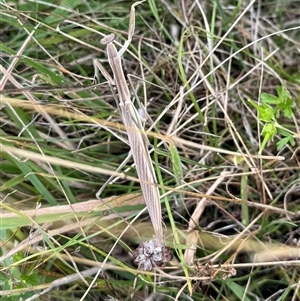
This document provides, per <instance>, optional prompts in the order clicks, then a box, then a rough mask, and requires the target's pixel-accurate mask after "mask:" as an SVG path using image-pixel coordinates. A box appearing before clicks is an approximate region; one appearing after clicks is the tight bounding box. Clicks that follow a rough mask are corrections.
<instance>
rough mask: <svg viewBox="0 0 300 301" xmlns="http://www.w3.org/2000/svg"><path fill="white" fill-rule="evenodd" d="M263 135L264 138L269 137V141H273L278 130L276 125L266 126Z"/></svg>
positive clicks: (268, 124)
mask: <svg viewBox="0 0 300 301" xmlns="http://www.w3.org/2000/svg"><path fill="white" fill-rule="evenodd" d="M261 134H262V135H263V136H264V137H267V138H268V140H271V139H273V137H274V136H275V135H276V134H277V129H276V126H275V124H274V123H273V122H270V123H267V124H265V126H264V127H263V130H262V132H261Z"/></svg>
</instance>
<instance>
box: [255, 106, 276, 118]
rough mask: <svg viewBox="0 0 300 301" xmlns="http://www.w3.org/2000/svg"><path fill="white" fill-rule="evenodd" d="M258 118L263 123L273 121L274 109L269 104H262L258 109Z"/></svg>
mask: <svg viewBox="0 0 300 301" xmlns="http://www.w3.org/2000/svg"><path fill="white" fill-rule="evenodd" d="M258 118H259V119H260V120H261V121H265V122H271V121H272V120H274V119H275V112H274V109H273V108H272V107H271V106H269V105H268V104H265V103H263V104H261V105H260V106H259V107H258Z"/></svg>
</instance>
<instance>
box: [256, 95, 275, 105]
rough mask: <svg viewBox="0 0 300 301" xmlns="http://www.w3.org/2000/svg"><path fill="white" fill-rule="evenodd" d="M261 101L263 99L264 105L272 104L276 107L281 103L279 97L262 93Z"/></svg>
mask: <svg viewBox="0 0 300 301" xmlns="http://www.w3.org/2000/svg"><path fill="white" fill-rule="evenodd" d="M260 99H261V101H262V103H268V104H271V105H272V104H273V105H276V104H277V103H278V101H279V98H278V97H277V96H274V95H272V94H268V93H261V95H260Z"/></svg>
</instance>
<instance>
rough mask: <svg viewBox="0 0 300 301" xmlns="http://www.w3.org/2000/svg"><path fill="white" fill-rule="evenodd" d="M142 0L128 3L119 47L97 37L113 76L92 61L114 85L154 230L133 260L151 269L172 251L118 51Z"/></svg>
mask: <svg viewBox="0 0 300 301" xmlns="http://www.w3.org/2000/svg"><path fill="white" fill-rule="evenodd" d="M143 2H144V1H138V2H135V3H134V4H133V5H132V6H131V10H130V21H129V30H128V39H127V41H126V42H125V44H124V46H123V47H122V48H121V50H120V51H117V48H116V46H115V45H114V43H113V42H114V37H115V36H114V34H110V35H107V36H105V37H104V38H103V39H101V43H102V44H104V45H106V52H107V57H108V62H109V65H110V67H111V70H112V73H113V78H112V77H111V76H110V75H109V73H108V72H107V71H106V70H105V69H104V67H103V66H102V65H101V64H100V63H99V62H98V61H95V65H96V67H98V68H99V70H100V71H101V72H102V74H103V76H104V77H105V78H106V79H107V80H108V81H109V82H110V83H111V84H113V85H116V87H117V91H118V98H119V107H120V110H121V116H122V120H123V122H124V125H125V128H126V132H127V135H128V140H129V145H130V148H131V152H132V156H133V159H134V162H135V165H136V170H137V174H138V177H139V179H140V181H141V182H140V185H141V189H142V192H143V195H144V200H145V203H146V205H147V208H148V212H149V215H150V219H151V222H152V225H153V229H154V233H155V236H154V238H153V239H151V240H149V241H146V242H144V243H142V244H141V245H140V246H139V247H138V249H137V250H136V251H135V252H134V254H135V256H136V258H135V260H134V261H135V263H136V264H137V265H138V268H139V269H141V270H151V269H152V268H154V267H160V266H162V265H163V264H165V263H167V262H168V261H170V260H171V259H172V253H171V251H170V249H169V248H168V247H167V246H166V245H165V244H164V242H163V228H162V213H161V204H160V197H159V190H158V187H157V179H156V175H155V172H154V168H153V165H152V162H151V158H150V155H149V152H148V150H147V147H146V144H145V141H147V136H146V134H145V131H144V129H143V126H142V122H141V119H140V116H139V114H138V112H137V110H136V109H135V107H134V106H133V103H132V101H131V95H130V91H129V88H128V85H127V82H126V79H125V75H124V72H123V68H122V61H121V58H122V55H123V53H124V52H125V51H126V49H127V48H128V46H129V44H130V42H131V40H132V36H133V34H134V30H135V7H136V6H137V5H139V4H141V3H143Z"/></svg>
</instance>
